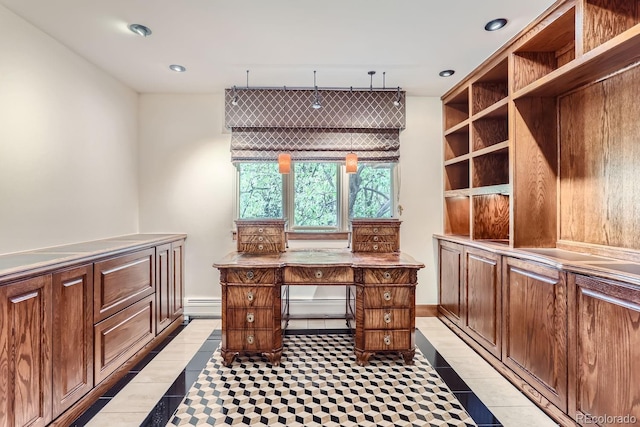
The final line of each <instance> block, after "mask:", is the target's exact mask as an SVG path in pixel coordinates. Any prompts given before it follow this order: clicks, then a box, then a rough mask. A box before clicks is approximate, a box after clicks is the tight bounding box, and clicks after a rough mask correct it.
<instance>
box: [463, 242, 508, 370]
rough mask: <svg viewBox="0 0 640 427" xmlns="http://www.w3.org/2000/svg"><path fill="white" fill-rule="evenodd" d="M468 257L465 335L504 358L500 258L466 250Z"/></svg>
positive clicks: (465, 280)
mask: <svg viewBox="0 0 640 427" xmlns="http://www.w3.org/2000/svg"><path fill="white" fill-rule="evenodd" d="M464 255H465V256H464V258H465V259H464V262H465V266H466V274H465V279H464V292H465V302H464V305H463V307H464V326H465V332H467V333H468V334H469V335H470V336H471V337H472V338H473V339H475V340H476V341H477V342H478V343H479V344H480V345H482V346H483V347H484V348H485V349H486V350H487V351H489V352H490V353H491V354H493V355H494V356H496V357H497V358H500V354H501V347H500V346H501V341H500V338H501V331H500V319H501V316H500V312H501V296H502V290H501V287H500V282H501V280H500V256H499V255H496V254H494V253H492V252H487V251H483V250H480V249H475V248H465V250H464Z"/></svg>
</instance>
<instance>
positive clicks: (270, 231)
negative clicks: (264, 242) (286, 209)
mask: <svg viewBox="0 0 640 427" xmlns="http://www.w3.org/2000/svg"><path fill="white" fill-rule="evenodd" d="M282 233H284V225H282V226H273V225H247V226H241V225H238V234H239V235H247V234H253V235H255V236H281V235H282Z"/></svg>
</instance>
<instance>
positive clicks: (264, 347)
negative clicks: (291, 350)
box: [220, 268, 282, 366]
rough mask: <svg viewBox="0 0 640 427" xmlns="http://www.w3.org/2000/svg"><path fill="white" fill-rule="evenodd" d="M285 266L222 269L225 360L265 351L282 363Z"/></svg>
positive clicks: (222, 351) (270, 357)
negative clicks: (283, 279) (282, 297)
mask: <svg viewBox="0 0 640 427" xmlns="http://www.w3.org/2000/svg"><path fill="white" fill-rule="evenodd" d="M281 277H282V273H281V269H275V268H230V269H221V272H220V284H221V285H222V344H221V354H222V362H223V364H224V365H225V366H229V365H230V364H231V363H232V362H233V359H234V358H235V356H236V355H239V354H243V353H262V354H264V355H265V356H267V357H268V358H269V361H270V362H271V363H272V364H273V365H275V366H278V365H279V364H280V358H281V356H282V328H281V318H282V315H281V309H280V306H281V302H280V301H281V293H280V292H281V291H280V290H281V282H282V280H281Z"/></svg>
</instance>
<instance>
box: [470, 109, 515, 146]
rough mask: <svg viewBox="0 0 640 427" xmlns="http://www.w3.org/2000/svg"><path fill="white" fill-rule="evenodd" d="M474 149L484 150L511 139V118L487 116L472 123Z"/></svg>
mask: <svg viewBox="0 0 640 427" xmlns="http://www.w3.org/2000/svg"><path fill="white" fill-rule="evenodd" d="M472 129H473V132H472V139H473V143H472V145H473V151H478V150H482V149H484V148H487V147H491V146H492V145H495V144H499V143H501V142H504V141H507V140H508V139H509V118H508V117H507V116H506V115H505V116H504V117H497V118H485V119H480V120H476V121H474V122H473V125H472Z"/></svg>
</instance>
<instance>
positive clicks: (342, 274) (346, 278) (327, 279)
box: [284, 267, 353, 284]
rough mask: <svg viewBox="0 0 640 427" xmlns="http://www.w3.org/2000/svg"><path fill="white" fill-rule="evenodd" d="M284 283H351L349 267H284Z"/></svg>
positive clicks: (351, 270)
mask: <svg viewBox="0 0 640 427" xmlns="http://www.w3.org/2000/svg"><path fill="white" fill-rule="evenodd" d="M284 283H285V284H294V283H301V284H307V283H308V284H313V283H319V284H322V283H345V284H352V283H353V269H352V268H351V267H285V269H284Z"/></svg>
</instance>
